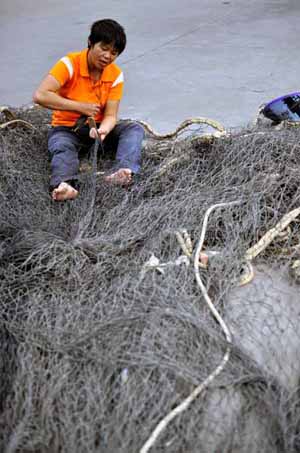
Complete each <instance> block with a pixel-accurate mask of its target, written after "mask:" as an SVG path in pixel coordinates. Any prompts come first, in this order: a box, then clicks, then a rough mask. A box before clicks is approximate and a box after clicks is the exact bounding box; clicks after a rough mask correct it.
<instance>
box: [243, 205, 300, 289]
mask: <svg viewBox="0 0 300 453" xmlns="http://www.w3.org/2000/svg"><path fill="white" fill-rule="evenodd" d="M299 214H300V207H299V208H296V209H293V210H292V211H290V212H288V213H287V214H285V215H284V216H283V217H282V219H281V220H280V221H279V222H278V223H277V224H276V225H275V227H273V228H271V229H270V230H269V231H267V233H266V234H264V235H263V237H262V238H261V239H260V240H259V241H258V242H257V243H256V244H255V245H253V246H252V247H250V248H249V249H248V250H247V251H246V253H245V265H246V272H245V274H244V275H243V276H242V278H241V280H240V283H239V286H244V285H246V284H248V283H250V282H251V281H252V280H253V277H254V269H253V266H252V263H251V262H252V260H253V259H254V258H256V257H257V256H258V255H259V254H260V253H261V252H263V251H264V250H265V249H266V248H267V247H268V246H269V245H270V244H271V242H272V241H273V240H274V239H275V238H276V237H277V236H280V234H281V232H282V231H283V230H285V229H286V228H287V227H288V226H289V224H290V223H291V222H292V221H293V220H295V219H296V218H297V217H298V216H299Z"/></svg>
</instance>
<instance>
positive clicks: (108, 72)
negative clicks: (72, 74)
mask: <svg viewBox="0 0 300 453" xmlns="http://www.w3.org/2000/svg"><path fill="white" fill-rule="evenodd" d="M88 50H89V49H84V50H83V51H82V52H81V55H80V75H81V76H83V77H89V76H90V74H89V67H88V62H87V55H88ZM100 80H101V82H113V81H114V80H115V74H113V71H112V64H110V65H108V66H106V67H105V68H104V69H103V72H102V75H101V79H100Z"/></svg>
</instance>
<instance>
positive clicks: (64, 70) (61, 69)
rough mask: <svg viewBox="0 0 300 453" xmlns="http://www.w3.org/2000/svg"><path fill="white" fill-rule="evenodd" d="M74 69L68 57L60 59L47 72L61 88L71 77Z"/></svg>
mask: <svg viewBox="0 0 300 453" xmlns="http://www.w3.org/2000/svg"><path fill="white" fill-rule="evenodd" d="M73 73H74V69H73V64H72V61H71V59H70V58H69V57H63V58H61V59H60V60H59V61H58V62H57V63H56V64H55V65H54V66H53V67H52V68H51V69H50V71H49V74H51V75H52V76H53V77H55V78H56V80H57V81H58V82H59V83H60V84H61V86H63V85H64V84H65V83H67V82H68V81H69V80H70V79H71V78H72V77H73Z"/></svg>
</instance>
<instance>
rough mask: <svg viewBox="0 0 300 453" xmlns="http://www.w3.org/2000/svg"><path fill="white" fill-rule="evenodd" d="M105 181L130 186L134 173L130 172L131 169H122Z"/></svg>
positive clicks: (107, 177)
mask: <svg viewBox="0 0 300 453" xmlns="http://www.w3.org/2000/svg"><path fill="white" fill-rule="evenodd" d="M104 179H105V181H106V182H110V183H113V184H117V185H120V186H128V185H129V184H130V183H131V181H132V171H131V170H130V168H120V170H118V171H116V172H115V173H113V174H111V175H109V176H106V177H105V178H104Z"/></svg>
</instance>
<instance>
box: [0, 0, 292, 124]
mask: <svg viewBox="0 0 300 453" xmlns="http://www.w3.org/2000/svg"><path fill="white" fill-rule="evenodd" d="M104 17H111V18H114V19H116V20H118V21H119V22H120V23H122V24H123V26H124V27H125V30H126V32H127V36H128V46H127V48H126V50H125V52H124V54H122V55H121V56H120V57H119V59H118V63H119V65H120V66H121V67H122V69H123V70H124V73H125V77H126V93H125V97H124V99H123V101H122V106H121V116H122V117H126V118H128V117H131V118H138V119H143V120H145V121H148V122H149V123H150V124H151V125H152V126H153V127H154V128H155V129H156V130H158V131H159V132H168V131H169V130H172V129H174V128H175V127H176V126H177V125H178V124H179V123H180V122H181V121H183V120H185V119H186V118H189V117H194V116H206V117H210V118H212V119H215V120H218V121H220V122H221V123H222V124H224V125H225V126H226V127H227V128H234V127H239V126H243V125H246V124H247V123H249V122H250V121H251V120H252V119H253V117H254V116H255V114H256V112H257V109H258V107H259V105H260V104H261V103H263V102H266V101H268V100H271V99H272V98H274V97H277V96H279V95H282V94H286V93H288V92H291V91H297V90H298V89H300V81H299V79H298V71H299V61H298V59H299V55H298V53H299V50H298V48H299V46H298V29H299V19H300V2H299V0H251V1H248V0H229V1H225V0H184V1H181V2H180V1H179V2H174V0H160V1H158V0H156V1H149V0H111V1H107V2H100V3H99V2H95V1H93V0H77V1H76V2H74V1H71V0H64V1H63V2H61V1H60V0H43V1H40V0H26V2H25V1H24V0H2V1H1V3H0V46H1V57H2V58H1V61H2V65H1V71H0V105H3V104H5V105H10V106H13V107H17V106H21V105H24V104H27V103H31V95H32V92H33V91H34V89H35V87H36V86H37V85H38V83H39V81H40V80H41V78H42V77H43V76H44V75H45V74H46V73H47V71H48V69H49V68H50V67H51V66H52V65H53V64H54V63H55V62H56V60H57V59H59V58H60V57H62V56H64V55H65V53H66V52H68V51H75V50H80V49H82V48H84V47H85V45H86V40H87V36H88V33H89V27H90V24H91V23H92V22H93V21H94V20H96V19H99V18H104Z"/></svg>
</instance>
